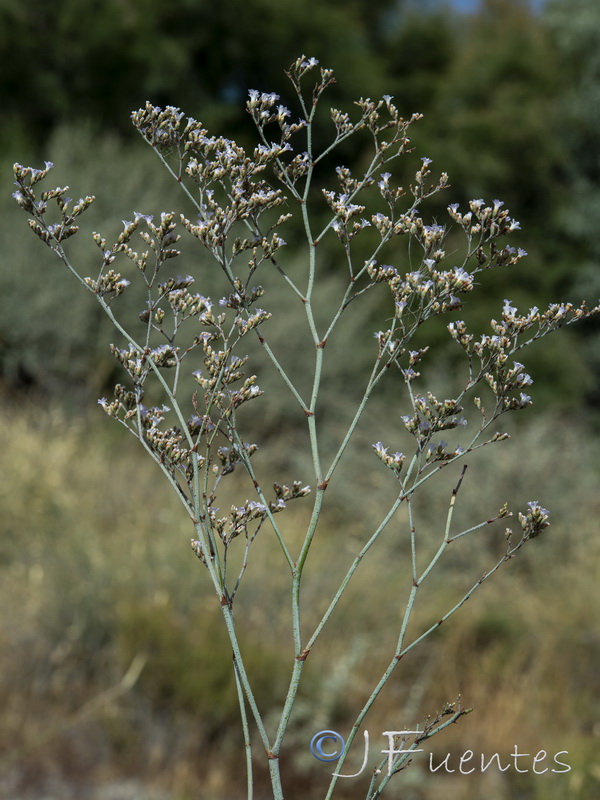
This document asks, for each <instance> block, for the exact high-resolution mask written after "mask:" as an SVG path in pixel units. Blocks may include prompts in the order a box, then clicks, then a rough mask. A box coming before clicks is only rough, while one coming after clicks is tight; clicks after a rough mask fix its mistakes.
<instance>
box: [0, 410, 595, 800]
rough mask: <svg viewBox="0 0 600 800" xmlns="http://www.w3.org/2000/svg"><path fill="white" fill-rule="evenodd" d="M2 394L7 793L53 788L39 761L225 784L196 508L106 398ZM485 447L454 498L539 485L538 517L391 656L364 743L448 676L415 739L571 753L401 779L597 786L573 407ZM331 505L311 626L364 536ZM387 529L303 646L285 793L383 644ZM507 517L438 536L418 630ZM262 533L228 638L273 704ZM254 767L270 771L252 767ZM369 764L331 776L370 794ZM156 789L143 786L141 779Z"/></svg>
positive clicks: (178, 786)
mask: <svg viewBox="0 0 600 800" xmlns="http://www.w3.org/2000/svg"><path fill="white" fill-rule="evenodd" d="M3 416H4V423H3V426H2V428H1V430H0V447H1V449H2V454H3V458H2V466H1V467H0V470H1V475H0V478H1V479H0V508H1V519H2V535H1V539H0V577H1V582H0V603H1V607H2V610H3V614H2V621H1V624H0V670H1V671H0V703H1V705H2V709H3V713H2V716H1V718H0V749H1V756H0V760H1V761H2V766H3V769H4V774H5V776H8V777H5V784H2V783H0V796H3V795H2V791H3V789H2V786H10V789H6V791H7V792H9V793H8V794H6V795H4V796H5V797H7V798H8V797H10V798H11V800H16V798H19V800H20V798H22V797H23V798H24V797H27V796H28V795H27V792H33V791H35V790H39V791H40V792H41V790H42V789H43V788H44V787H45V789H46V794H47V796H53V797H54V798H55V800H58V797H59V794H58V792H55V793H54V795H53V794H52V791H50V790H48V787H49V786H50V785H51V781H52V780H55V781H59V782H60V785H61V786H63V787H70V790H71V791H72V796H73V797H92V796H93V792H92V787H93V786H94V785H95V784H100V785H103V784H104V783H105V782H107V781H109V780H114V779H117V778H120V779H123V780H124V779H127V778H131V777H135V778H136V779H137V780H139V781H141V783H142V784H146V785H147V786H150V785H152V787H153V790H152V791H154V792H155V793H156V792H157V791H159V790H160V791H164V792H165V796H168V797H170V798H172V800H186V799H187V798H192V797H194V798H204V800H213V798H214V800H217V798H218V800H223V798H227V800H238V798H239V800H242V798H243V797H244V796H245V795H244V785H245V777H244V774H243V760H242V758H241V755H240V753H241V750H240V734H239V731H238V710H237V701H236V697H235V692H234V687H233V684H232V680H231V674H230V653H229V647H228V645H227V642H226V638H225V636H224V634H223V631H222V629H221V625H220V617H219V613H220V612H219V609H218V606H217V604H216V603H215V599H214V597H213V596H212V593H211V591H209V587H208V582H207V581H206V580H205V576H204V574H203V572H202V568H201V566H200V564H199V562H198V561H197V560H196V559H195V558H194V557H193V555H192V554H191V550H190V549H189V539H190V530H189V529H188V527H187V524H186V520H185V519H184V518H183V515H182V514H181V513H180V511H179V509H178V507H177V505H176V501H175V499H174V498H171V496H170V494H169V491H168V487H167V486H166V485H163V481H162V480H161V476H160V474H159V473H158V471H155V470H154V469H153V468H152V466H151V465H149V464H147V463H146V460H145V458H144V456H143V454H142V453H141V452H140V451H139V450H138V448H137V447H136V444H135V442H134V441H133V440H132V441H131V442H129V441H127V440H126V439H125V438H124V437H123V436H120V435H119V431H117V430H116V429H115V428H113V427H111V426H110V424H109V423H108V422H107V421H106V420H104V419H102V418H100V421H99V422H98V421H96V420H94V421H93V422H89V421H86V420H79V421H77V422H75V423H73V422H70V423H68V424H67V422H66V421H65V419H64V418H63V416H62V414H61V413H59V412H58V411H56V412H52V411H41V410H40V409H38V408H36V407H34V406H30V407H22V408H20V409H18V410H17V409H14V408H8V407H5V408H4V415H3ZM503 447H504V446H503ZM497 453H498V455H497V456H496V457H495V458H493V459H491V460H490V459H489V458H488V459H487V460H486V459H485V458H482V459H481V462H479V461H477V460H476V459H470V460H469V472H468V473H467V475H468V476H469V478H470V483H469V482H466V484H465V486H464V489H463V490H462V492H463V493H462V494H461V495H460V502H459V508H458V514H459V515H462V518H464V519H467V518H471V519H472V518H473V516H472V515H473V514H475V513H476V514H477V518H484V517H485V516H490V515H492V514H493V513H494V512H495V511H496V510H497V509H498V508H499V506H500V505H501V503H502V502H503V500H504V499H505V498H507V497H508V498H513V497H516V498H517V500H519V501H520V502H521V503H522V502H524V501H525V500H528V499H532V498H535V499H539V500H540V502H542V503H543V504H544V505H546V506H550V507H551V509H552V511H553V514H552V517H553V525H552V527H551V528H550V529H549V530H548V533H547V535H545V536H544V537H540V539H539V540H536V541H533V542H531V544H530V546H529V548H528V551H527V552H525V553H523V556H522V558H519V559H518V560H516V561H515V562H514V563H512V564H510V565H508V567H507V568H506V569H505V570H504V571H503V572H502V573H501V574H500V575H498V576H497V577H496V579H495V580H493V581H491V582H490V583H489V584H488V585H487V586H485V587H483V589H482V590H481V592H480V594H479V595H476V596H475V597H474V598H473V599H472V600H471V601H470V602H469V603H468V604H467V605H466V606H465V607H464V608H463V609H462V610H461V612H460V613H459V614H458V615H456V616H455V617H454V618H453V620H452V621H451V622H449V623H448V625H447V626H443V627H442V628H441V629H440V630H439V632H438V633H437V634H436V635H435V636H434V637H431V638H430V640H428V642H427V643H426V644H425V645H424V646H423V647H422V648H421V649H420V650H415V652H414V653H413V654H412V655H410V656H409V657H407V659H406V662H405V663H404V664H403V665H402V666H401V670H399V674H398V680H396V681H394V682H392V683H391V684H390V686H388V687H387V688H386V690H385V693H384V695H383V696H382V698H381V702H379V703H378V705H377V706H376V707H375V709H374V710H373V713H372V715H371V717H370V719H369V722H368V728H369V730H370V732H371V739H372V756H371V760H370V763H371V764H372V763H373V762H374V756H373V752H374V750H375V748H377V749H381V748H382V747H384V746H385V740H384V739H383V738H382V737H381V735H380V733H381V732H382V731H383V730H388V729H390V728H401V727H403V726H405V725H412V724H414V723H415V722H419V721H420V720H421V721H422V719H423V717H424V716H425V715H426V714H429V713H432V712H434V711H435V710H436V708H439V707H440V706H441V704H442V703H443V702H445V701H447V700H453V699H455V698H456V696H457V695H458V694H461V695H462V697H463V700H464V703H465V704H466V705H468V706H474V707H475V712H474V713H473V714H471V715H470V716H468V717H467V718H466V719H464V720H461V722H460V723H459V725H458V726H456V727H455V728H454V729H453V730H452V731H448V732H447V733H445V734H443V735H442V736H440V737H439V738H438V739H436V740H434V741H433V742H432V743H431V750H432V751H433V753H434V754H435V759H436V762H437V761H439V760H441V758H443V757H444V756H445V754H446V753H447V752H451V753H452V754H453V759H454V761H455V762H456V761H457V758H458V756H459V755H460V754H461V753H462V752H464V751H465V750H467V749H471V750H473V751H475V753H477V754H479V753H484V754H488V755H491V754H492V753H494V752H498V753H500V754H504V756H506V755H508V754H510V753H512V752H513V748H514V746H515V744H517V745H518V746H519V750H520V751H521V752H527V753H532V754H533V753H537V752H538V751H539V750H541V749H544V750H546V751H547V752H548V753H549V754H550V757H551V756H552V754H554V753H556V752H558V751H560V750H568V751H569V756H568V759H567V760H568V762H569V763H570V765H571V766H572V767H573V769H572V771H571V772H569V773H568V774H565V775H558V774H552V773H549V774H546V775H539V776H534V775H532V774H531V772H529V773H528V774H520V775H519V774H517V773H516V772H515V770H514V769H512V768H511V769H510V770H508V771H507V772H506V773H502V774H500V773H498V771H497V770H496V771H495V772H493V771H492V770H489V771H488V772H487V773H486V774H485V775H483V776H481V775H479V774H476V773H474V774H473V775H469V776H466V777H463V778H457V776H456V775H442V774H441V771H440V772H438V773H436V774H435V775H430V774H428V770H427V768H426V767H427V763H426V759H425V758H421V760H419V758H416V759H415V765H414V766H413V767H412V768H411V769H409V770H408V771H407V772H406V773H405V775H404V776H403V778H400V779H399V780H398V784H397V786H398V787H399V786H400V785H402V786H403V787H404V789H403V794H402V797H403V798H406V799H407V800H410V799H411V798H413V799H414V800H438V798H441V797H444V798H446V799H448V798H450V799H451V798H454V797H456V798H459V797H460V798H461V800H476V798H480V797H494V799H495V800H504V799H505V798H507V799H508V798H511V799H512V798H524V800H525V799H527V800H559V798H560V799H561V800H562V798H564V797H569V798H572V799H573V800H591V798H593V797H596V796H597V794H598V791H599V790H600V759H599V758H598V756H597V746H598V744H600V725H599V724H598V722H597V719H598V718H599V716H600V715H599V711H600V708H599V706H598V697H600V673H598V670H597V664H598V663H599V662H600V639H599V637H598V629H597V619H598V618H599V617H600V595H599V593H598V591H597V586H598V579H599V577H600V576H599V575H598V570H599V566H598V565H599V564H600V559H599V556H600V538H599V537H598V523H597V519H598V512H599V511H600V508H599V506H600V498H599V496H598V494H597V481H598V462H597V459H596V456H595V452H594V449H593V443H592V442H591V441H590V440H589V438H588V437H587V436H586V435H585V432H584V431H583V430H582V429H580V428H578V427H577V426H575V425H573V424H572V422H571V421H569V423H568V424H566V421H565V420H546V421H542V422H539V423H537V424H535V425H533V427H532V428H531V429H530V430H529V432H528V433H526V434H525V438H524V440H522V442H521V445H519V444H517V443H516V442H515V443H514V444H512V446H509V447H505V449H498V451H497ZM266 455H267V457H268V453H267V454H266ZM482 455H485V454H482ZM448 480H449V483H448V485H444V486H443V487H442V490H441V494H440V495H439V496H433V497H429V498H428V501H427V503H423V504H422V505H421V507H420V517H419V520H420V522H419V524H420V530H421V532H422V536H423V539H424V540H425V542H426V543H428V545H429V546H434V544H435V543H436V542H437V541H438V539H437V537H438V536H439V533H440V529H439V518H440V517H439V515H440V513H443V509H444V503H445V502H447V495H448V488H449V487H451V484H452V481H453V480H455V477H454V478H449V479H448ZM476 487H478V488H476ZM369 503H370V505H369V506H368V508H367V512H368V513H373V514H375V513H377V511H378V503H379V500H378V498H377V497H376V496H375V497H371V499H370V501H369ZM304 514H305V509H302V508H301V507H298V509H297V512H296V515H295V516H294V513H293V511H290V515H291V516H290V517H289V520H288V523H287V528H286V530H287V531H288V533H287V535H288V536H289V537H290V539H292V540H293V539H294V538H295V537H297V536H298V535H299V532H300V529H301V522H302V518H303V515H304ZM340 518H341V517H340V516H339V514H333V513H332V514H331V517H330V519H329V523H328V526H327V528H326V529H324V530H323V533H322V535H321V536H320V538H319V539H318V540H317V542H316V548H315V553H314V555H313V556H311V561H310V563H309V567H310V569H311V572H310V573H309V576H308V580H307V583H306V593H305V600H306V602H307V607H308V610H307V614H306V625H307V629H308V627H310V625H311V623H312V622H313V620H314V619H316V614H317V612H318V610H319V609H320V608H322V607H323V604H324V599H323V598H324V596H327V594H328V593H330V592H331V590H332V588H333V587H334V585H335V581H336V578H337V577H339V576H340V575H341V574H342V573H343V570H344V568H345V566H346V565H347V564H348V562H349V560H350V558H351V554H352V552H353V550H354V549H355V547H356V544H357V543H358V542H359V541H362V540H363V539H364V533H363V531H362V528H361V527H360V525H352V524H351V525H350V527H340V524H339V520H340ZM401 529H402V518H399V520H398V522H397V525H396V527H395V528H394V529H391V530H390V531H389V532H388V533H386V537H385V538H384V542H383V543H382V547H381V550H380V551H379V553H377V552H374V553H373V554H372V556H369V558H367V559H365V563H364V565H363V567H362V569H361V571H360V572H359V573H358V574H357V576H356V579H355V582H354V584H351V588H350V591H349V594H348V597H347V599H346V600H345V601H344V602H343V603H342V605H341V607H340V608H339V610H338V612H336V615H335V616H334V618H333V620H332V623H331V628H330V630H329V631H328V633H327V635H326V636H325V637H324V638H323V640H322V643H321V645H320V646H318V647H317V648H316V649H315V651H314V653H312V654H311V658H310V659H309V662H307V671H306V685H305V687H304V689H303V691H302V694H301V697H300V698H299V702H298V706H297V709H296V716H295V717H294V723H293V725H292V727H291V729H290V736H289V740H288V745H287V749H286V752H285V754H284V761H285V762H286V764H288V767H287V772H286V773H285V775H286V777H287V780H288V781H289V785H290V790H289V793H288V795H287V796H288V797H289V798H290V800H296V798H300V797H303V798H304V797H315V798H317V797H320V796H322V791H321V790H322V787H323V786H325V784H326V780H327V775H328V773H329V772H330V768H329V767H328V766H327V765H324V764H321V763H319V762H317V761H315V760H314V759H313V758H312V757H311V756H310V754H309V752H308V741H309V739H310V737H311V736H312V734H313V733H314V732H316V731H317V730H320V729H321V728H324V727H333V728H337V729H339V730H341V731H344V730H347V729H348V725H349V723H350V722H351V717H352V712H354V713H356V709H357V708H358V707H359V706H360V704H361V703H362V702H364V699H365V698H366V696H367V695H368V692H369V687H370V686H371V685H372V684H373V682H374V679H375V677H376V676H377V675H378V672H379V670H380V669H381V668H382V666H383V665H384V664H385V663H386V661H387V659H388V658H389V655H390V652H391V648H392V647H393V642H394V639H395V635H396V634H395V631H396V628H397V620H398V617H399V614H400V611H401V608H402V600H403V598H404V597H405V596H406V591H407V588H408V583H407V581H406V573H405V571H404V567H403V565H404V563H405V559H404V553H405V547H404V545H403V542H402V537H401ZM502 530H503V529H502V528H499V529H497V531H496V532H495V533H493V532H492V533H490V532H489V531H486V532H485V533H482V534H479V536H480V540H479V541H476V540H473V542H472V543H471V544H468V543H466V541H465V540H463V541H465V545H464V546H463V547H462V548H461V549H458V548H457V550H456V552H455V554H454V555H452V554H451V555H452V557H450V558H449V559H448V561H447V563H446V565H445V566H444V567H443V568H442V570H441V573H440V575H438V581H437V582H435V581H432V583H431V586H430V587H429V590H428V591H429V593H428V594H427V593H426V592H427V589H426V587H424V597H423V603H422V605H421V606H419V607H418V608H417V611H416V619H415V627H414V632H415V634H416V633H417V632H418V631H419V630H420V628H421V627H422V626H423V625H425V624H427V623H428V622H430V621H431V620H434V619H436V618H437V617H438V616H439V614H440V611H443V610H444V609H445V608H446V607H447V606H448V603H449V602H451V601H452V600H453V599H455V598H457V597H458V596H459V593H460V592H461V591H462V590H463V589H464V588H465V587H466V586H468V585H470V584H471V583H472V582H474V580H476V579H477V577H478V576H479V574H480V573H481V569H482V565H483V564H484V563H486V561H489V559H490V558H491V557H492V556H493V553H494V552H497V551H498V548H500V547H501V546H502V540H503V536H502ZM457 544H458V543H457ZM273 545H274V541H273V540H271V539H269V537H268V534H267V535H265V536H264V537H262V539H259V540H257V546H256V549H255V552H254V554H253V559H252V564H251V569H250V571H249V575H248V580H247V584H246V586H245V587H244V589H243V592H242V593H241V594H240V608H239V612H238V613H239V617H240V618H242V617H243V618H244V624H243V625H242V628H241V630H242V647H243V649H244V650H245V652H246V653H247V654H248V662H249V670H250V673H251V675H252V676H253V679H254V681H255V683H256V687H257V695H258V699H259V703H260V704H261V705H262V707H264V708H266V709H269V708H270V709H271V711H267V718H268V719H270V720H271V722H272V720H273V719H274V717H275V715H276V713H277V709H278V707H279V704H280V702H281V698H282V695H283V692H284V691H285V681H286V675H287V671H288V669H289V664H290V654H291V648H290V646H289V645H288V644H287V642H288V641H289V634H288V633H287V629H286V623H287V621H288V606H289V603H288V601H287V599H286V597H285V591H286V584H287V579H286V576H285V574H284V573H282V572H281V570H280V569H279V566H280V559H279V556H278V553H277V550H276V549H275V548H274V546H273ZM353 759H355V760H357V761H358V760H359V754H358V753H357V755H356V756H352V757H351V759H350V763H352V764H353V763H354V760H353ZM504 761H506V758H505V759H504ZM523 765H524V766H529V768H530V764H526V763H525V762H523ZM455 766H456V764H455ZM257 774H258V778H259V783H260V785H261V790H264V789H265V787H266V781H265V775H264V773H262V772H261V771H260V769H259V770H258V773H257ZM403 781H404V783H403ZM363 785H364V781H363V780H362V778H360V779H356V780H355V781H346V782H345V785H344V786H343V787H342V789H343V792H341V793H340V797H347V798H354V797H362V796H364V789H363V788H362V787H363ZM392 791H394V790H392ZM395 791H396V792H397V791H399V789H398V788H397V789H396V790H395ZM32 796H33V795H32ZM68 796H69V795H68V794H65V797H68ZM151 796H152V795H151V794H150V790H148V791H147V793H146V794H144V793H143V792H142V791H141V790H140V794H139V800H143V798H150V797H151ZM157 796H158V795H157ZM267 796H268V794H265V797H267ZM258 800H261V796H260V791H259V794H258Z"/></svg>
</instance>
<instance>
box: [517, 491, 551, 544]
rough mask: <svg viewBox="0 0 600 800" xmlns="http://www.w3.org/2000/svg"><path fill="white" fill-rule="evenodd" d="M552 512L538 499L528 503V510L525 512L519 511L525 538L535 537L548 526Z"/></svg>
mask: <svg viewBox="0 0 600 800" xmlns="http://www.w3.org/2000/svg"><path fill="white" fill-rule="evenodd" d="M549 514H550V512H549V511H548V509H546V508H542V506H541V505H540V504H539V503H538V501H537V500H532V501H531V502H529V503H527V511H526V512H525V514H523V513H521V512H519V522H520V523H521V528H523V535H524V538H525V539H534V538H535V537H536V536H539V535H540V533H541V532H542V531H543V530H544V528H547V527H548V525H550V523H549V522H548V516H549Z"/></svg>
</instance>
